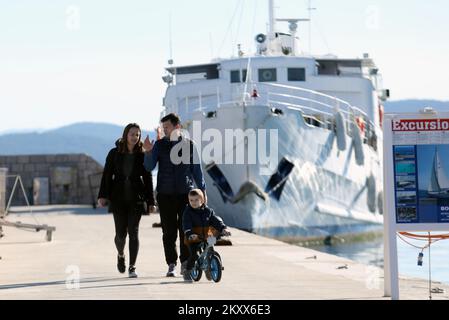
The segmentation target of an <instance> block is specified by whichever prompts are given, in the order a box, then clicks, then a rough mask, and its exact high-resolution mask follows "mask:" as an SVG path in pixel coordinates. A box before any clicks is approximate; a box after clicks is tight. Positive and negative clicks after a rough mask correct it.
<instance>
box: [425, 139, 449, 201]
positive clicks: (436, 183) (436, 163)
mask: <svg viewBox="0 0 449 320" xmlns="http://www.w3.org/2000/svg"><path fill="white" fill-rule="evenodd" d="M438 149H439V147H438V146H436V147H435V153H434V158H433V159H434V160H433V164H432V170H431V172H430V183H429V188H428V194H429V196H431V197H436V198H449V178H448V176H447V173H446V172H447V171H446V170H445V168H444V165H443V161H442V160H443V159H442V158H441V155H440V153H439V152H438ZM446 159H447V158H446ZM446 162H448V159H447V160H446Z"/></svg>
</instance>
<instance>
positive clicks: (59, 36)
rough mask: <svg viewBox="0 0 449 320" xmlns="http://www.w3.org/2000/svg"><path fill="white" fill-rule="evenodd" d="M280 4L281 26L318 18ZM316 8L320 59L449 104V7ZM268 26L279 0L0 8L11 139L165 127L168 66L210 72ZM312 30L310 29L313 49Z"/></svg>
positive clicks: (298, 5)
mask: <svg viewBox="0 0 449 320" xmlns="http://www.w3.org/2000/svg"><path fill="white" fill-rule="evenodd" d="M275 2H276V10H275V12H276V16H277V17H278V18H307V17H308V14H309V13H308V11H307V7H308V6H307V2H308V1H306V0H277V1H275ZM312 7H314V8H316V10H313V11H312V24H311V26H312V37H311V40H312V41H311V49H312V50H311V52H312V53H314V54H329V53H331V54H335V55H337V56H339V57H346V58H355V57H362V56H363V53H365V52H367V53H369V54H370V56H371V57H372V58H373V59H374V61H375V62H376V64H377V65H378V67H379V69H380V72H381V73H382V74H383V78H384V85H385V87H387V88H389V89H390V90H391V98H392V100H400V99H438V100H449V90H448V89H447V77H448V75H449V62H448V60H447V57H448V56H449V43H448V42H447V41H446V37H447V32H448V31H449V1H446V0H432V1H420V0H408V1H406V0H395V1H386V0H341V1H331V0H313V1H312ZM170 21H171V23H170ZM267 21H268V0H227V1H222V0H191V1H182V0H166V1H149V0H128V1H125V0H71V1H67V0H58V1H56V0H14V1H10V0H0V114H1V116H0V117H1V118H0V119H1V122H0V133H1V132H5V131H16V130H29V129H50V128H56V127H61V126H64V125H67V124H71V123H74V122H81V121H89V122H107V123H115V124H119V125H126V124H127V123H129V122H138V123H139V124H140V125H141V126H142V127H143V128H147V129H150V128H154V127H155V126H157V123H158V120H159V117H160V112H161V111H162V98H163V96H164V93H165V88H166V87H165V84H164V83H163V81H162V80H161V77H162V76H163V75H164V68H165V67H166V66H167V60H168V59H169V58H171V57H172V58H173V59H174V62H175V65H185V64H198V63H207V62H209V61H210V60H211V59H214V58H217V57H220V58H229V57H231V56H233V55H236V52H237V44H241V45H242V48H243V51H245V52H254V48H255V46H254V36H255V35H256V34H258V33H264V32H266V28H267V27H266V23H267ZM279 27H280V29H281V30H282V31H287V30H288V28H287V25H286V24H285V25H283V24H280V25H279ZM308 27H309V25H308V24H307V23H306V24H300V26H299V37H300V40H301V41H302V49H303V50H304V51H306V52H308V51H309V37H308V34H309V31H308ZM170 30H171V32H170ZM170 34H171V44H172V45H171V47H172V50H170V41H169V39H170ZM170 52H172V54H170Z"/></svg>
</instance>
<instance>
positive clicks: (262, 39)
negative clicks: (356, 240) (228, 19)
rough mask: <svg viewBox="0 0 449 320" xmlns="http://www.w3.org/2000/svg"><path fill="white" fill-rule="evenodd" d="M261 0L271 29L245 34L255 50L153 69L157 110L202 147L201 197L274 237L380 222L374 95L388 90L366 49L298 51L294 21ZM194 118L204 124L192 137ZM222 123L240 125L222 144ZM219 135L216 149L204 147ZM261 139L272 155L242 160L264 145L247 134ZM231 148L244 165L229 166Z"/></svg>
mask: <svg viewBox="0 0 449 320" xmlns="http://www.w3.org/2000/svg"><path fill="white" fill-rule="evenodd" d="M269 5H270V31H269V32H268V33H267V34H266V35H265V34H258V35H257V36H256V42H257V53H256V54H254V55H251V56H249V55H248V56H247V55H245V54H243V53H242V52H239V56H238V57H236V58H230V59H222V60H215V61H213V62H210V63H205V64H201V65H190V66H178V67H175V66H170V67H168V68H167V72H168V73H167V75H166V76H165V77H164V81H165V82H166V83H167V84H168V88H167V92H166V95H165V97H164V106H165V111H164V113H170V112H176V113H178V114H179V115H180V116H181V119H182V120H183V125H184V127H185V128H186V129H187V130H188V131H189V132H190V133H191V137H193V138H194V140H195V142H196V144H197V146H198V147H199V149H200V150H201V151H202V156H203V157H202V160H203V163H202V165H203V168H204V169H205V170H204V171H205V178H206V183H207V192H208V201H209V204H210V206H211V207H213V208H214V209H215V210H216V212H217V213H218V214H219V215H220V216H222V217H223V219H224V220H225V221H226V223H227V224H229V225H231V226H234V227H238V228H241V229H246V230H251V231H254V232H257V233H261V234H268V235H273V236H279V237H284V236H300V237H326V236H329V235H335V234H341V233H350V232H358V231H365V230H367V229H369V228H371V227H376V226H379V225H380V224H381V223H382V185H383V183H382V127H381V126H382V123H381V121H382V119H381V118H382V113H383V111H382V110H383V109H382V108H383V107H382V103H383V101H385V100H386V99H387V97H388V94H389V93H388V90H384V89H383V88H382V87H381V85H382V84H381V76H380V73H379V72H378V69H377V67H376V65H375V64H374V62H373V60H372V59H371V58H370V57H369V56H368V55H367V54H364V56H363V58H357V59H340V58H337V57H336V56H324V57H318V56H313V55H304V54H302V53H301V52H300V46H299V43H298V40H297V38H296V28H297V23H298V21H299V19H278V20H281V21H287V22H289V26H290V32H289V33H281V32H278V31H277V29H276V23H275V22H276V21H278V20H276V19H275V17H274V14H273V12H274V10H273V5H274V4H273V1H269ZM198 128H201V133H205V132H208V134H207V135H206V136H204V135H200V136H198V130H196V132H195V129H198ZM208 129H213V130H208ZM230 129H232V131H230ZM239 130H240V131H239ZM270 130H271V131H270ZM272 130H275V131H272ZM227 131H228V133H229V132H234V133H236V132H243V133H247V134H246V135H245V134H243V135H240V136H239V135H238V134H235V137H234V138H233V139H232V141H231V143H230V142H229V139H226V137H227V136H226V134H227ZM254 132H255V133H256V134H253V133H254ZM272 132H277V141H275V140H276V139H274V137H273V135H270V133H272ZM195 135H196V136H195ZM220 137H222V138H223V141H221V146H222V147H221V149H220V150H218V149H214V150H211V148H210V147H209V148H208V145H210V144H211V142H212V141H213V140H214V139H219V138H220ZM228 137H229V134H228ZM261 139H262V140H264V141H266V146H264V148H266V150H277V153H276V157H274V158H275V159H276V161H275V163H273V162H272V161H271V160H272V159H273V157H267V158H263V159H261V158H260V157H257V159H256V160H255V162H254V161H253V162H251V161H250V158H251V157H252V155H255V154H260V153H263V152H261V151H265V150H259V149H258V148H260V145H261V144H260V143H256V144H255V143H254V141H257V142H261ZM273 141H275V142H273ZM214 142H215V143H217V141H214ZM271 143H276V146H272V145H270V144H271ZM215 145H216V144H215ZM254 145H256V147H254ZM272 147H275V148H272ZM270 148H272V149H270ZM239 156H243V157H244V160H245V161H244V163H240V164H236V162H238V161H236V159H237V158H238V157H239ZM231 157H232V158H233V159H234V161H233V162H232V163H231V162H230V161H228V160H230V158H231Z"/></svg>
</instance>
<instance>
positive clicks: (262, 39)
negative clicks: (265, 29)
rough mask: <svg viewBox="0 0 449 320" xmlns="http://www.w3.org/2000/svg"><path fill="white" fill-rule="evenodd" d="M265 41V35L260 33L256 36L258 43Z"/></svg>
mask: <svg viewBox="0 0 449 320" xmlns="http://www.w3.org/2000/svg"><path fill="white" fill-rule="evenodd" d="M265 40H267V36H266V35H264V34H263V33H259V34H258V35H257V36H256V41H257V42H258V43H264V42H265Z"/></svg>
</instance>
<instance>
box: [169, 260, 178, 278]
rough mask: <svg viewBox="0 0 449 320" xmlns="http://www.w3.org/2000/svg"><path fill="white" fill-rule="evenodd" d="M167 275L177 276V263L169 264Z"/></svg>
mask: <svg viewBox="0 0 449 320" xmlns="http://www.w3.org/2000/svg"><path fill="white" fill-rule="evenodd" d="M167 277H176V263H170V264H169V265H168V271H167Z"/></svg>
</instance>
